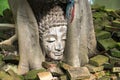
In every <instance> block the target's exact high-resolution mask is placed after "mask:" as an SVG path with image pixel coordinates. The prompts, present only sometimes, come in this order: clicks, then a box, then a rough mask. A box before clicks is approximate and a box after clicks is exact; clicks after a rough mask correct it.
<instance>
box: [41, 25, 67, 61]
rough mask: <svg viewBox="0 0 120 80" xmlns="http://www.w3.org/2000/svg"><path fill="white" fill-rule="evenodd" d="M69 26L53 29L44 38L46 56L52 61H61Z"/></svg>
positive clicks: (43, 45)
mask: <svg viewBox="0 0 120 80" xmlns="http://www.w3.org/2000/svg"><path fill="white" fill-rule="evenodd" d="M66 30H67V26H58V27H51V28H49V30H47V31H46V32H45V34H43V36H42V41H43V43H42V47H43V49H44V53H45V55H47V56H48V58H50V59H52V60H61V59H62V58H63V52H64V48H65V40H66Z"/></svg>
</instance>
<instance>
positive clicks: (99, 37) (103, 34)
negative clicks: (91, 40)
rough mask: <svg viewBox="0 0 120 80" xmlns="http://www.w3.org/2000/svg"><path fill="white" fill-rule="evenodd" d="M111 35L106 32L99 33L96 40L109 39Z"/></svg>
mask: <svg viewBox="0 0 120 80" xmlns="http://www.w3.org/2000/svg"><path fill="white" fill-rule="evenodd" d="M110 37H111V34H110V32H108V31H100V32H98V33H96V38H97V40H100V39H107V38H110Z"/></svg>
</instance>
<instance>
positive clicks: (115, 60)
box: [110, 56, 120, 65]
mask: <svg viewBox="0 0 120 80" xmlns="http://www.w3.org/2000/svg"><path fill="white" fill-rule="evenodd" d="M110 63H111V64H113V65H114V64H116V63H119V64H120V58H115V57H112V56H111V57H110Z"/></svg>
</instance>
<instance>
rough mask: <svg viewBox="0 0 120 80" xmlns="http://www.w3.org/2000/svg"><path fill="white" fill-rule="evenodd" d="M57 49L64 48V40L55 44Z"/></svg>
mask: <svg viewBox="0 0 120 80" xmlns="http://www.w3.org/2000/svg"><path fill="white" fill-rule="evenodd" d="M55 50H56V51H61V50H63V44H62V42H58V43H56V45H55Z"/></svg>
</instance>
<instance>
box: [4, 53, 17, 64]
mask: <svg viewBox="0 0 120 80" xmlns="http://www.w3.org/2000/svg"><path fill="white" fill-rule="evenodd" d="M3 60H4V61H5V62H7V63H8V62H9V63H16V64H18V62H19V56H16V55H7V56H5V57H4V58H3Z"/></svg>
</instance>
